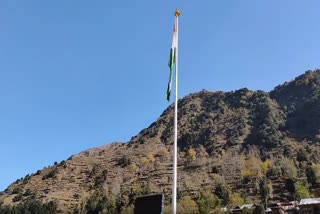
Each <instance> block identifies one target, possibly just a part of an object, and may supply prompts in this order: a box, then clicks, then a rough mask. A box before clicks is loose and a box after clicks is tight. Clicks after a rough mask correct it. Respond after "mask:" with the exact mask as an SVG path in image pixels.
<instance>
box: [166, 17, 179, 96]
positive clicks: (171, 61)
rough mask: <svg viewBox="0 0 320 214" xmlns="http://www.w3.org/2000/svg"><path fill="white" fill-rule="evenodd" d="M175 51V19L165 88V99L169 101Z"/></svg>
mask: <svg viewBox="0 0 320 214" xmlns="http://www.w3.org/2000/svg"><path fill="white" fill-rule="evenodd" d="M176 51H177V26H176V21H175V23H174V27H173V38H172V45H171V50H170V58H169V64H168V65H169V68H170V76H169V82H168V88H167V100H168V101H170V95H171V86H172V74H173V69H174V65H175V62H176Z"/></svg>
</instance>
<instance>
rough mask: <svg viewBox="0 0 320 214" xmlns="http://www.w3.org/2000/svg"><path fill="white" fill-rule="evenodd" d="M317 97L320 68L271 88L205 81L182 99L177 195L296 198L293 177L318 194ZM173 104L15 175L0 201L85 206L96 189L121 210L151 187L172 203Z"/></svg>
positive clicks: (319, 128) (319, 118)
mask: <svg viewBox="0 0 320 214" xmlns="http://www.w3.org/2000/svg"><path fill="white" fill-rule="evenodd" d="M319 103H320V71H314V72H312V71H307V72H306V73H305V74H303V75H301V76H299V77H297V78H296V79H295V80H293V81H291V82H289V83H285V84H283V85H280V86H277V87H276V88H275V89H274V90H272V91H271V92H269V93H267V92H263V91H250V90H248V89H246V88H243V89H240V90H237V91H234V92H209V91H205V90H203V91H201V92H199V93H194V94H190V95H188V96H186V97H185V98H183V99H181V100H179V104H178V107H179V115H178V118H179V119H178V127H179V134H178V147H179V151H178V155H179V157H178V186H179V195H180V196H186V195H190V196H191V197H192V198H193V199H198V198H199V192H201V191H208V192H210V193H215V194H216V195H218V196H220V198H221V200H222V202H221V203H222V204H225V205H227V204H231V205H232V203H231V201H230V200H229V201H228V200H227V199H225V198H223V196H222V195H221V194H220V195H219V193H221V187H228V188H230V194H231V195H232V194H233V195H235V193H238V194H239V195H241V197H242V198H244V199H246V201H256V202H259V201H261V200H264V199H268V200H270V201H277V200H282V199H284V198H287V199H291V198H293V197H294V196H295V197H297V195H295V194H297V193H295V192H294V191H293V192H292V191H290V188H286V183H288V180H290V179H291V180H293V182H294V183H297V184H298V183H299V184H300V183H303V184H305V185H307V186H308V187H309V191H311V192H313V194H314V195H318V193H317V187H318V180H317V179H318V177H317V172H318V171H316V169H317V168H316V167H315V166H318V165H317V164H319V163H320V159H319V157H320V156H319V152H320V149H319V145H320V105H319ZM173 110H174V109H173V105H171V106H169V107H168V109H166V110H165V111H164V112H163V113H162V115H161V116H160V117H159V119H158V120H157V121H155V122H154V123H152V124H151V125H150V126H149V127H148V128H146V129H144V130H142V131H141V132H140V133H139V134H138V135H136V136H135V137H133V138H132V139H131V140H130V141H129V142H127V143H112V144H108V145H105V146H101V147H96V148H92V149H89V150H86V151H84V152H81V153H79V154H76V155H74V156H72V157H70V158H69V159H68V160H66V161H62V162H61V163H59V164H58V163H55V164H54V165H53V166H51V167H48V168H44V169H42V170H38V171H37V172H36V173H34V174H32V175H27V176H26V177H25V178H22V179H18V180H17V181H16V182H14V183H13V184H12V185H10V186H9V187H8V188H7V189H6V190H5V191H4V192H1V193H0V205H1V204H2V205H16V204H19V203H21V202H25V201H28V200H30V199H37V200H40V201H42V202H49V201H52V200H54V201H56V202H57V206H58V210H59V212H63V213H65V212H66V211H67V210H68V211H72V210H75V209H78V211H79V210H81V209H85V208H84V207H85V204H86V200H87V199H88V198H89V199H90V197H93V196H94V194H97V191H98V192H99V194H103V195H104V196H105V197H107V198H108V200H109V201H113V202H114V203H115V204H116V203H118V205H117V208H116V209H118V211H120V210H121V209H123V208H124V207H127V206H130V204H132V202H133V199H134V198H135V197H136V196H138V195H141V194H146V193H150V192H164V193H165V195H166V201H167V202H168V201H169V199H170V194H171V176H172V175H171V174H172V157H171V151H172V143H173V138H172V136H173ZM311 172H313V173H314V174H312V175H314V176H313V177H312V175H311V174H310V173H311ZM319 175H320V170H319ZM312 178H314V179H313V180H312ZM262 181H267V182H264V184H265V186H263V183H262ZM266 183H268V185H267V184H266ZM266 185H267V186H266ZM264 188H265V189H266V188H267V189H268V191H267V192H268V193H266V191H264ZM219 191H220V192H219ZM257 196H258V197H257ZM79 213H80V211H79Z"/></svg>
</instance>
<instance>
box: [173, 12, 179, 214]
mask: <svg viewBox="0 0 320 214" xmlns="http://www.w3.org/2000/svg"><path fill="white" fill-rule="evenodd" d="M179 15H180V11H179V10H178V9H176V11H175V22H176V23H175V25H176V30H177V41H176V42H177V48H176V59H175V60H176V61H175V66H176V67H175V71H176V73H175V79H176V82H175V104H174V143H173V181H172V182H173V183H172V213H173V214H176V210H177V139H178V38H179V27H178V19H179Z"/></svg>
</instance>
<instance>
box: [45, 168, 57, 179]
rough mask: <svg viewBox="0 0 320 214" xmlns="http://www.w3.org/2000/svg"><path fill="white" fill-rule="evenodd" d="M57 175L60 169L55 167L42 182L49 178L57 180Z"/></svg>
mask: <svg viewBox="0 0 320 214" xmlns="http://www.w3.org/2000/svg"><path fill="white" fill-rule="evenodd" d="M57 173H58V168H57V167H54V168H53V169H52V170H51V171H50V172H49V173H48V174H46V175H44V176H43V177H42V180H45V179H48V178H55V177H56V175H57Z"/></svg>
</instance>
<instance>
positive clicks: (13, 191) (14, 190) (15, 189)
mask: <svg viewBox="0 0 320 214" xmlns="http://www.w3.org/2000/svg"><path fill="white" fill-rule="evenodd" d="M21 192H22V189H21V188H20V187H15V188H14V189H13V190H12V192H11V194H19V193H21Z"/></svg>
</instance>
